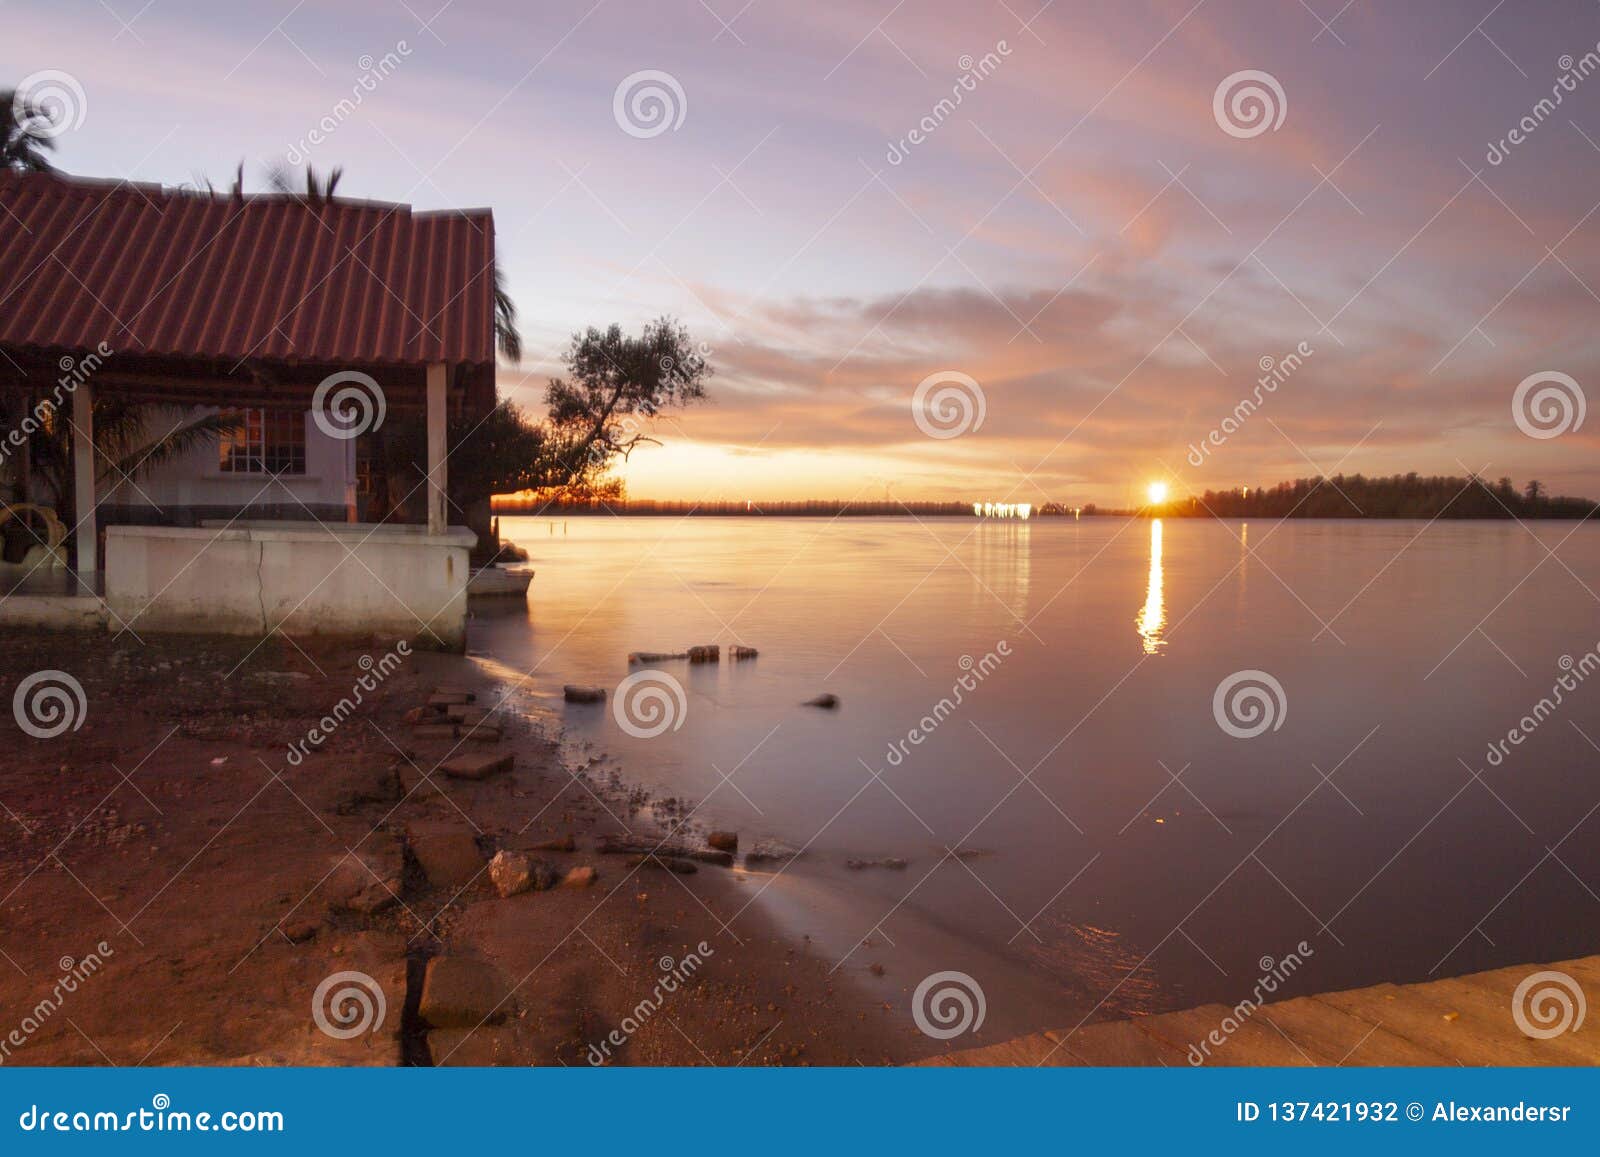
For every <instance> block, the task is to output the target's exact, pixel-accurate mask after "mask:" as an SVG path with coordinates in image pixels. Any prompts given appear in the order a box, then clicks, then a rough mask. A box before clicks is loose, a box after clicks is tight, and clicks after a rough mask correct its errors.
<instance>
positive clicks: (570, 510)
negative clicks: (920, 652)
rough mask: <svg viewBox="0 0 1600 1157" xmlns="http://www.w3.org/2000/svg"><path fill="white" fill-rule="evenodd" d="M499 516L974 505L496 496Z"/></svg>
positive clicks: (910, 511)
mask: <svg viewBox="0 0 1600 1157" xmlns="http://www.w3.org/2000/svg"><path fill="white" fill-rule="evenodd" d="M494 512H495V513H496V514H510V515H517V514H529V515H538V516H540V517H545V516H552V515H563V516H573V515H584V514H611V515H617V514H631V515H635V516H637V515H653V514H661V515H672V516H676V517H679V518H682V517H684V516H685V515H690V514H692V515H696V516H699V515H711V516H714V515H738V516H740V517H744V516H746V515H769V516H772V517H777V518H783V517H789V518H804V517H813V518H837V517H840V516H853V515H877V516H882V515H886V514H902V515H915V516H917V517H919V518H930V517H935V516H938V515H949V514H965V515H967V516H969V517H970V516H971V514H972V504H971V503H970V502H897V501H894V500H893V499H890V500H888V501H882V502H855V501H851V502H846V501H839V500H834V499H826V498H818V499H810V500H808V501H805V502H663V501H659V500H656V499H649V498H595V499H567V500H551V499H537V498H534V499H529V498H522V497H519V496H517V495H505V496H497V497H496V498H495V500H494Z"/></svg>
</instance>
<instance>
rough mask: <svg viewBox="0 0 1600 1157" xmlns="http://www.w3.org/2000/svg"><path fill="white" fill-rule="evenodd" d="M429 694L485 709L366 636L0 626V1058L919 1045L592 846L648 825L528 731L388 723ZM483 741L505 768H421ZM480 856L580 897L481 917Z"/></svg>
mask: <svg viewBox="0 0 1600 1157" xmlns="http://www.w3.org/2000/svg"><path fill="white" fill-rule="evenodd" d="M386 657H387V658H386ZM391 664H392V665H391ZM41 672H45V673H54V674H47V675H42V676H41V675H40V673H41ZM62 673H64V674H66V675H68V676H70V677H71V680H74V681H76V684H77V685H78V686H80V687H81V688H82V699H81V701H79V700H78V699H77V697H76V694H75V692H74V690H73V688H72V685H71V683H70V682H69V681H65V680H63V679H62V678H61V677H60V676H61V674H62ZM363 678H364V679H365V680H366V682H367V684H369V685H370V686H371V688H372V689H371V690H367V689H361V683H360V681H361V680H362V679H363ZM30 679H31V680H32V682H31V683H30V682H29V680H30ZM441 686H449V687H452V688H461V689H464V690H470V691H472V692H473V693H474V694H475V696H476V700H475V703H474V705H473V707H474V708H490V709H492V708H494V707H495V706H496V704H497V703H498V702H499V701H500V699H501V697H502V696H501V693H499V692H498V691H497V689H496V688H497V686H498V685H497V684H496V683H495V682H494V681H493V680H492V679H491V678H490V677H489V676H488V675H487V674H486V671H485V669H484V668H482V667H480V666H479V665H478V664H477V663H475V662H474V661H473V660H471V659H468V658H464V657H461V656H451V655H438V654H425V653H412V654H410V655H406V656H397V655H396V653H395V652H394V644H393V642H391V641H382V640H363V641H358V642H350V641H343V642H338V643H334V642H328V641H307V640H298V641H290V640H288V639H283V638H274V639H271V640H268V641H266V642H264V643H260V642H258V641H257V640H244V639H219V638H201V637H196V638H173V637H166V638H150V637H147V638H145V639H144V640H142V641H141V640H136V639H134V638H132V637H131V636H124V637H123V638H122V639H120V640H114V639H112V638H111V637H110V636H107V635H99V634H48V633H38V632H16V631H7V632H0V704H3V705H4V707H5V710H4V712H3V713H0V733H3V736H4V739H3V744H4V754H3V755H0V830H3V833H4V834H3V835H0V1063H5V1064H48V1065H67V1064H117V1065H129V1064H199V1065H234V1064H251V1065H254V1064H264V1065H265V1064H373V1065H392V1064H400V1063H409V1064H430V1063H448V1064H462V1063H465V1064H572V1065H583V1064H588V1063H592V1062H594V1061H596V1060H601V1061H604V1063H614V1064H633V1065H639V1064H651V1065H666V1064H671V1065H699V1064H718V1065H739V1064H747V1063H748V1064H763V1065H767V1064H855V1063H863V1064H883V1063H898V1062H902V1061H906V1060H912V1059H917V1058H920V1057H923V1056H927V1055H929V1054H930V1053H932V1052H936V1051H939V1049H940V1048H941V1047H942V1046H937V1045H935V1044H934V1043H933V1042H931V1041H929V1040H928V1039H927V1038H925V1037H923V1036H922V1035H921V1034H919V1033H917V1032H916V1030H915V1028H914V1026H913V1024H912V1022H911V1018H910V1016H909V1015H908V1013H907V1009H906V1007H904V1006H905V1002H906V1000H907V999H908V996H903V997H902V999H901V1000H900V1001H899V1002H898V1007H897V1006H896V1002H884V1001H882V1000H881V999H878V998H877V997H876V996H867V995H864V994H863V993H861V992H859V991H856V990H854V989H852V988H851V987H850V982H849V981H848V979H847V978H845V977H843V976H834V977H830V976H829V975H828V972H827V966H826V964H825V963H823V962H822V961H820V960H819V959H817V958H816V957H814V956H812V955H811V954H809V953H808V951H807V946H806V944H805V943H804V941H801V942H799V943H790V942H786V941H785V940H783V939H782V938H781V937H780V936H779V935H778V934H777V933H776V932H775V930H774V929H773V927H772V926H771V924H770V923H769V922H768V921H767V919H766V918H765V917H764V916H763V915H762V913H761V912H760V911H759V909H758V908H757V907H756V906H750V907H746V906H745V902H746V900H747V898H748V896H749V894H750V892H751V891H752V890H753V888H752V884H751V880H750V878H749V877H744V876H742V873H740V872H739V871H737V870H730V869H729V868H726V867H722V866H718V865H715V864H710V863H703V862H702V863H699V864H697V865H696V870H695V871H694V872H693V874H678V873H677V872H673V871H668V870H664V869H663V868H661V867H659V866H655V865H653V864H648V863H647V864H644V865H636V864H634V863H632V862H630V857H628V856H625V855H602V854H600V853H599V851H598V843H599V841H600V839H601V837H603V836H607V835H611V836H615V835H617V834H619V833H623V832H624V831H625V830H626V831H628V832H630V833H631V834H632V835H634V836H635V837H639V838H643V837H646V836H648V835H650V833H649V832H648V831H647V830H641V827H640V824H639V821H638V819H637V813H635V812H631V811H630V809H629V806H628V803H629V801H628V800H627V799H626V798H625V797H624V798H618V797H617V796H616V795H615V794H614V793H607V792H606V791H603V790H601V789H600V788H599V787H597V786H596V785H594V784H591V783H589V782H588V781H587V780H586V779H582V778H575V777H574V776H573V775H571V774H569V773H568V772H567V771H566V770H564V769H563V768H562V767H561V766H560V765H559V762H558V760H557V758H556V750H555V748H554V747H553V745H552V744H550V743H549V742H548V741H547V740H546V739H545V738H544V737H543V736H542V735H541V734H540V733H539V732H538V731H537V729H536V728H535V727H534V726H533V725H532V724H531V723H530V722H529V721H527V720H525V719H522V718H520V717H510V716H508V715H506V714H505V713H492V714H491V717H490V719H489V721H488V725H495V724H498V725H499V726H501V727H502V728H503V732H502V736H501V739H500V741H499V742H498V743H479V742H471V741H468V740H465V739H462V738H459V737H452V736H450V735H448V734H434V735H430V733H429V731H428V729H427V728H419V727H417V726H415V725H413V724H412V723H409V722H408V721H407V720H406V718H405V716H406V713H407V712H408V711H411V710H412V709H414V708H417V707H419V706H421V705H423V704H425V703H426V702H427V701H428V699H429V698H430V696H431V695H433V694H434V692H435V691H436V689H437V688H439V687H441ZM51 687H56V688H64V692H63V695H62V697H60V698H57V699H55V700H54V701H53V702H51V701H50V700H49V697H48V695H45V697H44V698H41V695H42V694H44V692H46V691H48V689H49V688H51ZM358 697H359V702H356V701H355V700H356V699H357V698H358ZM341 701H344V702H345V707H339V706H338V705H340V704H341ZM52 708H55V709H56V713H54V714H52V713H51V711H52ZM330 715H331V716H333V717H334V718H333V719H332V722H333V723H334V726H333V727H332V728H327V727H325V726H321V725H320V724H319V721H320V720H323V719H324V717H325V716H330ZM67 720H70V722H66V721H67ZM24 722H26V723H27V724H28V727H27V728H25V727H24V726H23V723H24ZM434 726H435V728H438V726H439V725H438V724H435V725H434ZM318 727H320V730H321V731H323V732H325V733H326V734H325V738H324V739H323V741H322V742H321V743H320V744H317V743H312V742H308V741H307V736H308V732H310V730H311V729H312V728H318ZM30 729H31V730H30ZM442 730H443V731H444V732H448V731H449V730H450V728H449V727H448V726H445V727H444V728H443V729H442ZM52 731H60V733H59V734H49V733H50V732H52ZM297 745H299V746H297ZM302 749H303V750H304V751H305V752H306V753H307V754H304V755H303V756H302V755H300V751H301V750H302ZM491 752H492V753H500V752H511V753H513V754H514V756H515V766H514V768H513V770H511V771H510V772H502V773H500V774H495V775H491V776H489V777H487V778H484V779H482V780H470V779H459V778H452V777H450V776H447V775H445V774H442V773H441V771H440V770H439V769H440V765H441V763H442V762H443V761H444V760H445V759H446V758H447V757H452V756H459V755H476V754H485V753H491ZM566 837H572V841H573V843H572V848H573V850H571V851H565V850H548V849H537V850H536V848H535V846H536V845H540V844H545V843H547V842H549V841H557V842H560V841H564V840H565V838H566ZM500 849H512V850H516V849H523V850H528V851H529V854H530V855H532V856H534V857H536V859H537V860H538V861H539V862H540V864H541V866H542V875H543V877H544V879H545V880H546V881H549V880H561V879H562V878H563V877H565V876H566V875H567V874H568V873H569V872H570V871H571V870H572V869H574V868H581V867H584V866H589V867H592V868H594V869H596V872H597V878H596V879H595V880H594V881H593V882H592V883H591V884H589V885H588V886H582V887H580V886H569V885H566V884H558V885H557V886H554V887H550V888H548V889H545V890H529V891H525V892H522V893H520V894H515V895H511V896H509V897H505V898H502V897H501V896H500V895H499V894H498V892H497V890H496V888H495V886H494V884H493V883H492V881H491V878H490V874H489V873H488V871H487V870H486V868H487V863H488V861H489V858H490V857H491V856H492V855H493V853H495V852H496V851H498V850H500ZM574 883H575V882H574ZM702 944H703V945H704V948H702V947H701V946H702ZM440 960H448V961H450V964H448V965H441V964H439V963H438V962H439V961H440ZM658 986H659V987H658ZM430 988H431V991H429V992H425V990H428V989H430ZM319 989H320V992H319ZM425 998H426V999H425ZM641 1002H643V1003H641ZM619 1038H620V1039H621V1043H620V1044H619V1043H617V1041H618V1039H619Z"/></svg>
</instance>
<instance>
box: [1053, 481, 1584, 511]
mask: <svg viewBox="0 0 1600 1157" xmlns="http://www.w3.org/2000/svg"><path fill="white" fill-rule="evenodd" d="M1597 510H1600V504H1596V503H1595V502H1593V501H1591V500H1590V499H1587V498H1565V497H1559V496H1558V497H1551V496H1550V495H1547V494H1546V493H1545V489H1544V484H1543V483H1542V482H1539V481H1537V480H1534V481H1531V482H1528V483H1527V484H1526V485H1524V486H1522V487H1521V488H1520V489H1519V488H1518V487H1517V486H1516V485H1514V484H1513V483H1512V481H1511V479H1509V478H1501V479H1498V480H1496V481H1493V482H1491V481H1490V480H1489V479H1487V478H1478V477H1472V478H1452V477H1446V476H1442V475H1435V476H1432V477H1424V476H1422V475H1419V474H1394V475H1391V476H1390V477H1388V478H1368V477H1366V476H1365V475H1362V474H1348V475H1346V474H1336V475H1334V476H1333V477H1332V478H1297V479H1295V480H1294V481H1293V482H1280V483H1278V485H1276V486H1270V487H1254V486H1252V487H1248V488H1240V489H1237V490H1207V491H1206V492H1205V493H1204V494H1203V495H1201V496H1200V497H1199V498H1182V499H1174V500H1173V501H1172V502H1170V503H1168V504H1166V506H1164V507H1162V508H1159V509H1156V510H1151V511H1143V512H1141V513H1150V514H1162V515H1175V516H1178V517H1196V518H1207V517H1217V518H1591V517H1594V516H1595V514H1596V512H1597ZM1084 513H1086V514H1087V513H1089V511H1088V510H1087V509H1086V510H1085V511H1084Z"/></svg>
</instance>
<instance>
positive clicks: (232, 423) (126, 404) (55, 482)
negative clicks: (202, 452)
mask: <svg viewBox="0 0 1600 1157" xmlns="http://www.w3.org/2000/svg"><path fill="white" fill-rule="evenodd" d="M238 425H239V416H238V415H237V414H234V413H227V412H224V413H216V414H202V415H200V416H198V417H197V416H195V415H194V414H193V413H192V412H191V411H189V410H186V409H183V408H180V407H177V406H168V405H155V404H148V403H141V402H130V401H128V400H127V399H126V398H122V397H118V396H117V395H115V394H109V393H107V394H102V395H101V396H99V397H97V398H95V400H94V449H95V465H96V471H95V474H96V477H95V483H96V486H95V488H96V490H99V491H101V492H102V493H104V491H105V489H109V488H111V487H113V486H116V485H118V484H119V483H121V482H124V481H127V480H131V479H137V478H138V477H139V476H140V475H141V474H143V473H145V472H147V471H149V470H152V469H154V468H155V467H157V466H159V465H161V464H162V463H164V462H169V461H171V460H172V459H174V458H177V457H179V456H181V455H183V454H186V453H188V452H189V451H190V450H192V449H193V448H194V447H196V446H199V445H203V444H204V443H206V442H208V441H210V440H211V439H214V438H216V437H217V435H219V434H221V433H224V432H225V431H230V430H234V429H237V428H238ZM72 438H73V429H72V423H71V422H70V421H69V420H68V419H67V415H66V414H65V413H64V412H62V411H60V410H52V411H50V413H49V415H48V417H47V418H46V420H45V421H44V423H43V425H42V426H41V428H40V429H39V430H37V431H36V432H35V433H34V434H33V436H32V438H31V439H30V445H29V448H28V449H29V456H30V458H31V461H32V464H33V473H34V481H35V482H36V483H42V484H43V487H44V489H45V490H47V491H49V495H50V500H51V501H50V504H51V505H54V506H56V507H57V508H58V509H59V508H61V507H62V506H63V504H64V503H65V502H66V501H67V499H68V498H69V497H70V496H71V495H72V466H73V464H72ZM102 488H104V489H102Z"/></svg>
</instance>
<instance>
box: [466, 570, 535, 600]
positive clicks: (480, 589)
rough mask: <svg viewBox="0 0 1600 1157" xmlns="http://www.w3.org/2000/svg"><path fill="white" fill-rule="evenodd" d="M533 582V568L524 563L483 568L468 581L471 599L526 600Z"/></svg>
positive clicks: (474, 572)
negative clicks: (530, 584)
mask: <svg viewBox="0 0 1600 1157" xmlns="http://www.w3.org/2000/svg"><path fill="white" fill-rule="evenodd" d="M531 582H533V568H532V567H531V566H526V565H524V564H522V563H500V564H498V565H496V566H483V567H479V568H478V569H477V570H475V571H473V572H472V574H471V575H470V576H469V577H468V579H467V595H468V597H470V598H512V597H514V598H524V597H526V596H527V593H528V584H529V583H531Z"/></svg>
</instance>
